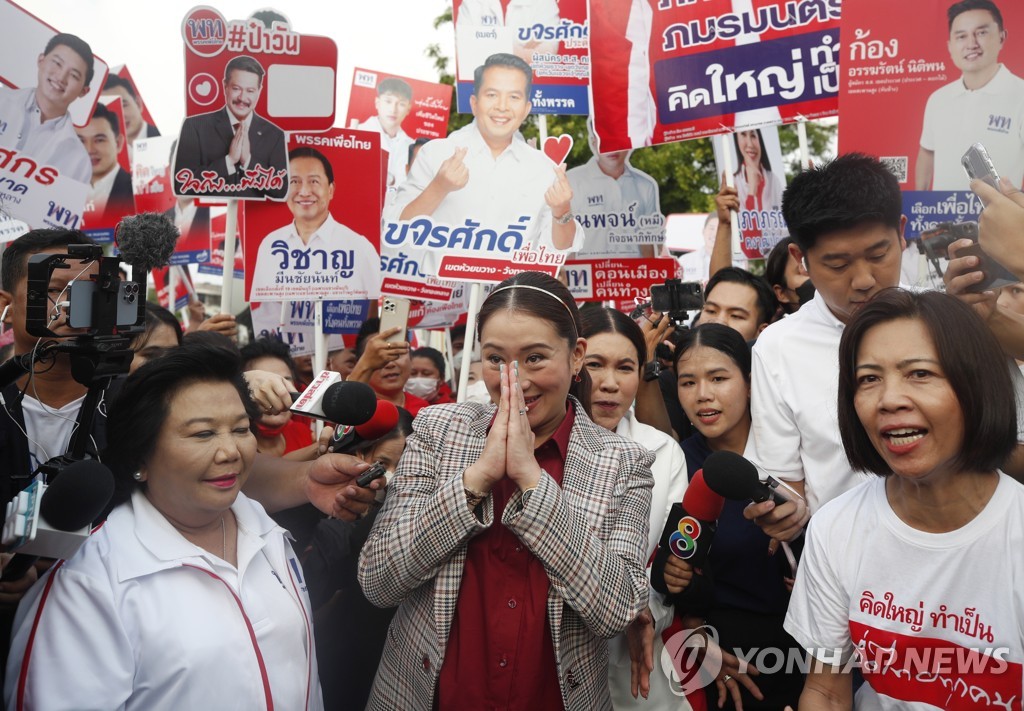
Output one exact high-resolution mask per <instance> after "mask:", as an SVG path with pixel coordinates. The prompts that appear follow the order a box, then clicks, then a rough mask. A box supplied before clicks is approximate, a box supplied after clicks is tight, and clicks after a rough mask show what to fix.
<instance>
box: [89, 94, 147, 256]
mask: <svg viewBox="0 0 1024 711" xmlns="http://www.w3.org/2000/svg"><path fill="white" fill-rule="evenodd" d="M75 131H76V133H78V138H79V140H80V141H81V142H82V145H83V146H84V147H85V150H86V151H87V152H88V153H89V160H90V161H91V163H92V184H91V186H90V189H89V194H88V196H87V201H86V203H85V212H84V213H83V214H82V217H83V219H84V222H85V232H86V234H88V235H89V236H90V237H92V238H93V239H94V240H96V241H97V242H112V241H113V240H114V228H115V227H116V226H117V223H118V222H120V221H121V218H122V217H125V216H126V215H134V214H135V196H134V194H133V193H132V173H131V163H130V161H129V158H128V141H127V138H126V135H127V134H126V128H125V121H124V111H123V101H122V99H121V98H120V97H117V96H115V97H110V96H104V97H103V98H101V99H100V101H99V102H97V104H96V108H95V109H94V110H93V114H92V118H91V119H89V123H87V124H86V125H85V126H82V127H80V128H76V129H75ZM126 166H127V167H126Z"/></svg>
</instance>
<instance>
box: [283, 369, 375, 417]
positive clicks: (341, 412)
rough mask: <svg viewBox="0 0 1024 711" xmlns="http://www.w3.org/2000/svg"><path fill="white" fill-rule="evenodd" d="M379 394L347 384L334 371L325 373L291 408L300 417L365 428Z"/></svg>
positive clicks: (360, 386)
mask: <svg viewBox="0 0 1024 711" xmlns="http://www.w3.org/2000/svg"><path fill="white" fill-rule="evenodd" d="M376 409H377V394H376V393H375V392H373V388H371V387H370V386H369V385H367V384H366V383H360V382H356V381H354V380H353V381H345V380H342V379H341V375H340V374H339V373H336V372H334V371H333V370H323V371H321V372H320V374H319V375H318V376H316V377H315V378H313V382H312V383H310V384H309V386H308V387H307V388H306V389H305V390H303V391H302V393H301V394H299V396H298V397H297V398H296V400H295V402H294V404H293V405H292V407H291V411H292V412H294V413H295V414H297V415H304V416H306V417H315V418H317V419H319V420H328V421H330V422H335V423H337V424H344V425H361V424H363V423H364V422H367V421H368V420H369V419H370V418H371V417H373V414H374V412H376Z"/></svg>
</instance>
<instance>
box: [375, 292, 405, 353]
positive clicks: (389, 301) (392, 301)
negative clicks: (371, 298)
mask: <svg viewBox="0 0 1024 711" xmlns="http://www.w3.org/2000/svg"><path fill="white" fill-rule="evenodd" d="M410 303H411V302H410V301H409V300H408V299H403V298H401V297H397V296H385V297H384V303H383V304H382V305H381V308H380V332H381V333H384V331H387V330H390V329H392V328H394V327H395V326H398V327H400V328H401V329H402V330H400V331H398V333H396V334H394V335H393V336H389V337H388V338H387V340H388V341H389V342H391V343H399V342H402V341H404V340H405V332H406V331H407V330H408V328H409V305H410Z"/></svg>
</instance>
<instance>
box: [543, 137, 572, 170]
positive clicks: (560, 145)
mask: <svg viewBox="0 0 1024 711" xmlns="http://www.w3.org/2000/svg"><path fill="white" fill-rule="evenodd" d="M571 150H572V136H570V135H569V134H567V133H563V134H562V135H561V136H548V137H547V138H545V139H544V155H546V156H547V157H548V158H550V159H551V160H553V161H554V162H555V165H561V164H562V163H564V162H565V157H566V156H567V155H569V151H571Z"/></svg>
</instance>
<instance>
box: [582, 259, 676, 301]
mask: <svg viewBox="0 0 1024 711" xmlns="http://www.w3.org/2000/svg"><path fill="white" fill-rule="evenodd" d="M678 266H679V264H678V262H676V260H675V259H672V258H668V259H662V258H657V259H586V260H579V261H568V262H566V263H565V268H564V269H563V270H562V271H563V273H564V274H565V278H566V284H567V286H568V287H569V292H570V293H571V294H572V296H573V298H574V299H576V300H577V301H610V300H619V299H622V300H628V299H633V298H636V297H643V298H647V297H648V294H649V293H650V291H651V287H652V286H654V285H655V284H664V283H665V280H666V279H674V278H675V277H676V269H677V267H678Z"/></svg>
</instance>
